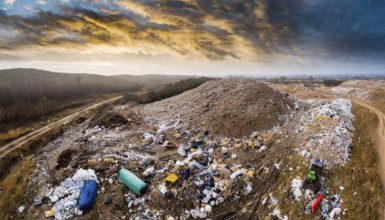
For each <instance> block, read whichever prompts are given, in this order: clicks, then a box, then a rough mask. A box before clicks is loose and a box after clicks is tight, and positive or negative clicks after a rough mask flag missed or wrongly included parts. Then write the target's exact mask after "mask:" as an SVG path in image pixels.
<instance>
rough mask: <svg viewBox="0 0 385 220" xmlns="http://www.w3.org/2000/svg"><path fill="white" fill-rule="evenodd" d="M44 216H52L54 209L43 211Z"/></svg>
mask: <svg viewBox="0 0 385 220" xmlns="http://www.w3.org/2000/svg"><path fill="white" fill-rule="evenodd" d="M44 216H45V217H46V218H50V217H54V216H55V209H53V208H52V209H51V210H48V211H45V212H44Z"/></svg>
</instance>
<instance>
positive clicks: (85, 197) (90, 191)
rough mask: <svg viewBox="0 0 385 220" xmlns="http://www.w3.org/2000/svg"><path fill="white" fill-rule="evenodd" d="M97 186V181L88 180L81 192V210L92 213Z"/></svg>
mask: <svg viewBox="0 0 385 220" xmlns="http://www.w3.org/2000/svg"><path fill="white" fill-rule="evenodd" d="M97 186H98V184H97V183H96V181H95V180H88V181H87V182H86V183H85V184H84V186H83V188H82V189H81V190H80V197H79V208H80V210H83V211H86V212H87V211H90V210H91V209H92V207H93V206H94V204H95V199H96V194H97Z"/></svg>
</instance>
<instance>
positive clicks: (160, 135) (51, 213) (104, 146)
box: [19, 80, 355, 220]
mask: <svg viewBox="0 0 385 220" xmlns="http://www.w3.org/2000/svg"><path fill="white" fill-rule="evenodd" d="M252 87H253V88H254V89H255V91H251V90H252ZM199 88H201V90H199ZM199 88H198V89H195V90H191V91H188V92H185V93H183V94H181V95H179V96H176V97H173V98H170V99H166V100H163V101H160V102H157V103H153V104H149V105H145V106H135V107H131V106H128V105H123V106H114V107H112V108H111V109H110V110H109V111H108V112H103V113H102V114H97V116H96V117H94V118H91V119H87V120H83V121H81V122H79V124H78V125H76V126H75V127H74V128H72V129H71V130H68V131H67V132H65V133H64V134H63V135H62V136H61V137H59V138H58V139H56V140H53V141H51V142H50V143H49V144H48V145H47V146H46V147H45V149H44V152H43V153H41V154H39V155H37V156H36V158H35V159H34V160H35V161H36V164H37V166H36V170H35V173H34V174H33V175H32V176H30V187H31V188H33V186H39V187H38V188H37V189H36V190H35V191H34V195H35V197H34V198H33V204H29V205H28V204H22V205H23V206H20V207H21V208H22V209H20V211H19V212H20V213H26V214H28V215H27V216H28V217H32V216H33V217H34V218H43V217H44V216H47V217H51V218H55V219H70V218H73V217H75V218H76V216H79V217H78V218H85V219H89V218H91V217H93V216H98V217H99V218H100V219H110V218H114V219H170V220H172V219H205V218H210V219H224V218H233V219H239V218H243V217H244V218H246V219H247V218H257V219H260V218H262V219H263V218H268V219H269V218H272V219H292V217H293V216H294V218H295V217H298V216H301V217H303V216H306V215H307V214H310V213H312V214H313V215H316V216H317V217H319V218H325V219H336V218H339V217H341V216H344V215H346V213H347V212H348V210H347V209H346V208H345V207H344V198H343V196H342V193H341V192H343V191H344V190H345V188H344V187H343V186H341V185H340V186H339V187H337V188H336V186H335V185H332V184H329V178H330V176H328V175H327V173H328V172H329V171H330V170H334V169H337V168H339V167H343V166H347V164H349V161H350V159H351V157H350V152H351V149H352V143H353V142H352V138H353V133H354V131H355V128H354V126H353V122H354V120H355V117H354V116H353V115H352V113H351V107H352V105H351V103H350V102H349V101H348V100H345V99H334V100H323V99H311V100H303V101H298V100H296V99H295V98H293V97H290V96H288V95H285V94H281V93H279V92H276V91H274V90H272V89H270V88H269V87H268V86H266V85H265V84H261V83H254V82H252V83H250V82H247V81H234V80H219V81H214V82H209V83H208V84H204V85H202V86H201V87H199ZM261 88H263V91H262V89H261ZM225 92H227V93H226V94H227V96H229V97H224V96H222V95H221V94H220V93H225ZM237 93H240V94H238V96H239V97H238V96H237ZM241 94H245V96H246V97H247V98H241V96H242V95H241ZM201 99H202V100H203V101H200V100H201ZM275 102H276V103H275ZM269 103H273V104H271V105H270V104H269ZM207 105H208V106H209V107H207ZM248 105H250V106H248ZM162 109H163V110H162ZM204 109H208V110H207V111H205V110H204ZM269 111H271V112H269ZM253 112H254V113H253ZM270 113H271V115H274V118H270V119H269V121H268V117H265V118H264V119H262V118H260V117H259V116H260V115H265V116H266V115H270ZM215 114H222V116H220V119H219V118H215V117H216V116H214V115H215ZM223 114H224V115H226V117H223ZM251 114H255V115H258V116H256V117H254V118H253V117H252V116H250V115H251ZM228 116H229V117H228ZM230 116H231V117H230ZM210 117H212V119H211V120H210V119H209V118H210ZM247 117H251V118H250V120H251V121H253V122H252V123H250V124H248V123H247V120H246V118H247ZM227 119H229V120H227ZM231 119H234V120H239V122H240V123H239V124H238V123H235V122H234V120H231ZM288 119H290V120H288ZM245 120H246V121H245ZM202 122H204V123H202ZM220 123H222V124H221V125H220ZM253 123H261V124H263V123H267V124H268V126H265V127H263V128H262V127H259V126H257V125H256V124H253ZM230 125H232V127H229V126H230ZM215 126H217V127H215ZM221 126H222V127H221ZM244 127H246V128H244ZM252 128H255V130H251V129H252ZM249 130H250V132H249ZM282 177H288V179H285V180H281V179H280V178H282ZM338 178H339V177H338ZM341 178H343V177H341ZM281 183H284V184H286V185H285V187H284V186H282V185H280V184H281ZM345 196H346V195H345ZM287 203H290V204H295V206H296V207H297V208H293V206H290V207H291V208H292V209H289V210H288V209H287V207H286V205H287ZM298 207H301V208H298ZM317 210H318V211H317ZM293 213H294V214H293ZM298 213H301V214H298ZM309 217H310V216H309Z"/></svg>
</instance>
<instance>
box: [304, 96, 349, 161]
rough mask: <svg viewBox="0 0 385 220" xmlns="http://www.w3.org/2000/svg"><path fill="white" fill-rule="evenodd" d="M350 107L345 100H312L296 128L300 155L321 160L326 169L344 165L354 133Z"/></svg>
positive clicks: (347, 158) (347, 159)
mask: <svg viewBox="0 0 385 220" xmlns="http://www.w3.org/2000/svg"><path fill="white" fill-rule="evenodd" d="M351 106H352V105H351V103H350V101H348V100H346V99H335V100H333V101H332V102H327V101H313V102H312V103H311V107H310V109H309V110H308V111H307V112H305V113H304V115H303V116H302V117H301V121H300V122H301V126H300V127H299V128H298V130H297V133H298V137H299V141H300V143H299V147H300V148H301V149H302V150H301V152H300V154H301V155H303V156H306V157H311V158H316V159H318V160H322V161H324V162H325V167H326V168H332V167H335V166H343V165H345V163H347V162H348V161H349V160H350V158H349V153H350V150H351V147H352V138H353V132H354V126H353V121H354V115H353V114H352V113H351Z"/></svg>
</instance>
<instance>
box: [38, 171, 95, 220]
mask: <svg viewBox="0 0 385 220" xmlns="http://www.w3.org/2000/svg"><path fill="white" fill-rule="evenodd" d="M97 182H98V180H97V177H96V174H95V171H94V170H92V169H88V170H83V169H79V170H77V171H76V173H75V175H74V176H72V177H70V178H67V179H65V180H64V181H63V182H62V183H61V184H60V186H57V187H55V188H50V189H49V190H48V191H47V192H46V194H45V196H46V197H48V198H49V200H50V202H51V203H52V204H54V207H53V208H52V209H51V210H49V211H46V212H45V216H46V217H52V216H54V217H55V219H69V218H72V217H74V216H75V215H82V213H83V211H88V210H89V207H84V208H83V207H82V204H81V200H82V198H81V197H84V196H83V195H82V194H83V192H84V195H86V194H88V195H89V193H86V192H85V191H84V190H88V189H89V187H87V185H90V188H93V190H92V192H91V193H96V185H95V184H96V183H97ZM95 196H96V194H95ZM95 196H93V197H94V199H95ZM35 199H36V198H35ZM85 199H86V200H87V199H88V198H85ZM94 202H95V201H94ZM86 203H87V201H86ZM88 203H92V201H89V202H88ZM87 205H89V204H87ZM92 205H93V203H92V204H91V207H92ZM79 206H80V207H79Z"/></svg>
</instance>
